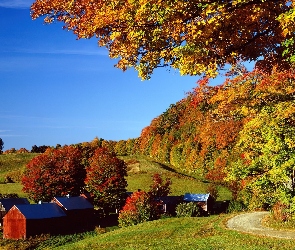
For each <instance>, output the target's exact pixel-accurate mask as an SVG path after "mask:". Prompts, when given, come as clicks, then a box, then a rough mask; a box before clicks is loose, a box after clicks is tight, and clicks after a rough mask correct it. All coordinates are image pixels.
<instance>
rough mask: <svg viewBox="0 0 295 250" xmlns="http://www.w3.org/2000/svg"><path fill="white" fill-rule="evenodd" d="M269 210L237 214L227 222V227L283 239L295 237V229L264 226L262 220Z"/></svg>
mask: <svg viewBox="0 0 295 250" xmlns="http://www.w3.org/2000/svg"><path fill="white" fill-rule="evenodd" d="M268 214H269V212H252V213H246V214H240V215H237V216H235V217H233V218H231V219H229V220H228V222H227V227H228V228H230V229H234V230H237V231H240V232H245V233H251V234H256V235H261V236H268V237H275V238H281V239H295V231H283V230H276V229H272V228H268V227H264V226H262V224H261V220H262V219H263V217H264V216H266V215H268Z"/></svg>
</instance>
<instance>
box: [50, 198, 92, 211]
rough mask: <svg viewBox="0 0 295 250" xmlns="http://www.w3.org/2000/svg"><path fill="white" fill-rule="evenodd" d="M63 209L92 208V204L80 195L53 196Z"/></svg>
mask: <svg viewBox="0 0 295 250" xmlns="http://www.w3.org/2000/svg"><path fill="white" fill-rule="evenodd" d="M54 200H56V201H57V202H58V203H59V204H60V205H61V206H62V207H63V208H64V209H65V210H78V209H89V208H90V209H93V208H94V207H93V205H92V204H91V203H90V202H89V201H88V200H86V199H85V198H84V197H82V196H72V197H54V198H53V201H54Z"/></svg>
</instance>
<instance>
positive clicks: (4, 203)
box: [0, 198, 30, 225]
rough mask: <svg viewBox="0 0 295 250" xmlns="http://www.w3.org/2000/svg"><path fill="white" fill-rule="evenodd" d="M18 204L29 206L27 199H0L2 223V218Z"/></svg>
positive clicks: (0, 218)
mask: <svg viewBox="0 0 295 250" xmlns="http://www.w3.org/2000/svg"><path fill="white" fill-rule="evenodd" d="M20 204H30V202H29V201H28V199H27V198H3V199H0V220H1V222H0V223H1V225H2V223H3V217H4V215H5V214H7V212H8V211H9V210H10V209H11V208H12V207H13V206H14V205H20Z"/></svg>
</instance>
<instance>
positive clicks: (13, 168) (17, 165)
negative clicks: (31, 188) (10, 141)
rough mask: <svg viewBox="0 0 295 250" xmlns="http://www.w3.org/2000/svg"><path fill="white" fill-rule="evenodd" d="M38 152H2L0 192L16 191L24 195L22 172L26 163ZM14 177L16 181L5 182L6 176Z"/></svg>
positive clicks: (0, 160)
mask: <svg viewBox="0 0 295 250" xmlns="http://www.w3.org/2000/svg"><path fill="white" fill-rule="evenodd" d="M36 155H38V154H32V153H24V154H1V155H0V193H1V194H7V193H16V194H18V195H19V196H22V197H24V196H25V194H24V193H23V192H22V190H21V189H22V186H21V184H20V183H19V181H20V177H21V174H22V172H23V170H24V168H25V166H26V164H27V163H28V162H29V161H30V160H31V159H32V158H33V157H35V156H36ZM7 176H9V177H11V178H12V180H13V181H14V183H7V184H6V183H5V182H6V177H7Z"/></svg>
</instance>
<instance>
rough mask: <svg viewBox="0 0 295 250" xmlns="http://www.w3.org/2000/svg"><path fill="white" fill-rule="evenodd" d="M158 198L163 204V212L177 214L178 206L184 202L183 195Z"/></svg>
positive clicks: (161, 208)
mask: <svg viewBox="0 0 295 250" xmlns="http://www.w3.org/2000/svg"><path fill="white" fill-rule="evenodd" d="M157 200H158V201H159V203H160V205H161V207H160V210H161V211H162V213H165V214H170V215H175V214H176V207H177V205H178V204H180V203H181V202H182V198H181V196H162V197H158V198H157Z"/></svg>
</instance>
